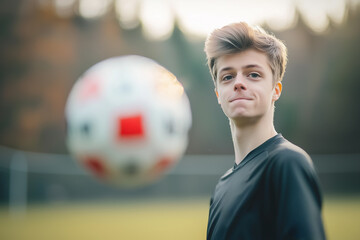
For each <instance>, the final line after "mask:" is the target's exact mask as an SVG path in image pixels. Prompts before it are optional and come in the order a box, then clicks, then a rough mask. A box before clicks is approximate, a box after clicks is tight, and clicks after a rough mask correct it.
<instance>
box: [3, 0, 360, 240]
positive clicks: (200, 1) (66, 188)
mask: <svg viewBox="0 0 360 240" xmlns="http://www.w3.org/2000/svg"><path fill="white" fill-rule="evenodd" d="M0 6H1V7H0V238H1V239H29V238H30V237H31V238H34V239H48V238H52V239H57V238H59V239H78V238H84V237H86V238H88V239H115V238H117V239H143V238H147V239H204V238H205V233H206V223H207V222H206V221H207V214H208V213H207V211H208V203H209V198H210V196H211V194H212V191H213V189H214V186H215V184H216V182H217V180H218V178H219V177H220V176H221V175H222V174H223V172H224V171H225V170H226V169H228V168H230V167H231V166H232V165H233V145H232V142H231V136H230V129H229V125H228V121H227V119H226V118H225V116H224V115H223V113H222V111H221V108H220V107H219V105H218V104H217V101H216V97H215V94H214V91H213V83H212V80H211V76H210V74H209V72H208V69H207V66H206V60H205V54H204V52H203V47H204V41H205V37H206V35H207V34H208V33H209V32H210V31H211V30H212V29H214V28H216V27H221V26H223V25H225V24H227V23H230V22H236V21H247V22H249V23H250V24H257V25H261V26H262V27H264V28H265V29H266V30H268V31H270V32H273V33H274V34H275V35H276V36H277V37H278V38H280V39H282V40H283V41H284V42H285V44H286V45H287V47H288V53H289V63H288V67H287V71H286V73H285V77H284V80H283V93H282V96H281V98H280V100H279V101H278V102H277V106H276V114H275V126H276V129H277V131H278V132H281V133H282V134H283V135H284V137H285V138H287V139H288V140H290V141H292V142H293V143H295V144H297V145H299V146H300V147H302V148H304V149H305V150H306V151H307V152H308V153H309V154H310V155H311V156H312V158H313V160H314V163H315V167H316V169H317V171H318V173H319V178H320V183H321V186H322V189H323V193H324V221H325V226H326V231H327V233H328V237H329V239H358V238H359V237H360V228H359V227H360V226H359V225H358V220H359V219H360V197H359V196H360V194H359V193H360V138H359V135H360V125H359V122H360V108H359V106H358V105H359V103H360V94H359V91H360V77H359V76H360V75H359V71H360V61H359V59H360V47H359V43H360V0H319V1H311V0H273V1H266V0H256V1H249V0H222V1H220V0H192V1H191V0H1V5H0ZM127 54H137V55H142V56H145V57H149V58H152V59H154V60H156V61H157V62H158V63H160V64H161V65H163V66H164V67H166V68H167V69H168V70H170V71H171V72H173V73H174V74H175V75H176V76H177V77H178V80H179V81H180V82H181V83H182V84H183V86H184V88H185V90H186V92H187V94H188V97H189V99H190V103H191V107H192V114H193V126H192V129H191V131H190V133H189V146H188V149H187V152H186V154H185V156H184V158H183V159H182V160H181V161H180V162H179V164H178V165H177V166H176V167H175V168H174V169H173V170H172V171H171V172H170V173H169V174H167V175H166V176H165V177H164V178H162V179H161V180H160V181H158V182H156V183H155V184H152V185H149V186H145V187H142V188H138V189H127V190H121V189H117V188H115V187H112V186H108V185H106V184H103V183H101V182H98V181H97V180H96V179H94V178H92V177H91V176H89V175H88V174H87V173H86V172H84V171H83V170H82V169H80V168H79V166H78V165H77V164H76V163H75V161H74V160H73V159H72V158H71V156H69V153H68V150H67V148H66V142H65V137H66V126H65V118H64V108H65V104H66V100H67V97H68V94H69V92H70V90H71V88H72V86H73V84H74V83H75V81H76V80H77V79H78V78H79V76H80V75H81V74H82V73H83V72H84V71H85V70H86V69H88V68H89V67H91V66H92V65H94V64H95V63H97V62H99V61H101V60H104V59H106V58H110V57H113V56H119V55H127ZM19 229H21V230H19ZM140 229H142V230H140ZM29 236H30V237H29Z"/></svg>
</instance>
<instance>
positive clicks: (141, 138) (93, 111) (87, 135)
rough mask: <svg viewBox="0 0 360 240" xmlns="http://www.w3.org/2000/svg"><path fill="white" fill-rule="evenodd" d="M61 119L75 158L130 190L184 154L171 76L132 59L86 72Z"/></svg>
mask: <svg viewBox="0 0 360 240" xmlns="http://www.w3.org/2000/svg"><path fill="white" fill-rule="evenodd" d="M65 115H66V120H67V126H68V135H67V144H68V148H69V150H70V152H71V153H72V154H73V155H74V157H75V159H76V160H77V161H78V162H79V163H80V164H81V165H82V166H84V167H85V168H86V169H88V170H89V171H90V172H91V173H92V174H94V175H95V176H96V177H98V178H100V179H103V180H104V181H107V182H110V183H117V184H118V185H120V186H130V187H131V186H137V185H142V184H149V183H151V182H153V181H155V180H156V179H158V178H159V177H161V176H162V175H163V174H164V173H165V172H166V171H168V170H170V169H171V168H172V167H173V166H174V165H175V164H176V162H177V161H178V160H179V159H180V158H181V157H182V155H183V154H184V152H185V150H186V147H187V142H188V131H189V129H190V126H191V111H190V104H189V100H188V98H187V96H186V94H185V92H184V89H183V87H182V85H181V84H180V83H179V82H178V80H177V79H176V77H175V76H174V75H173V74H172V73H170V72H169V71H168V70H166V69H165V68H163V67H162V66H160V65H159V64H157V63H156V62H155V61H153V60H151V59H148V58H145V57H141V56H134V55H131V56H122V57H116V58H110V59H107V60H104V61H102V62H100V63H97V64H96V65H94V66H93V67H91V68H90V69H88V70H87V71H86V72H85V73H84V74H83V76H82V77H81V78H80V79H79V80H78V81H77V82H76V83H75V85H74V86H73V88H72V90H71V92H70V95H69V98H68V101H67V105H66V110H65Z"/></svg>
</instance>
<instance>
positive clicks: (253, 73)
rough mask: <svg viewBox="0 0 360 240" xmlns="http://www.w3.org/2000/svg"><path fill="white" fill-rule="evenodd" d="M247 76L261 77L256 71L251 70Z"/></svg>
mask: <svg viewBox="0 0 360 240" xmlns="http://www.w3.org/2000/svg"><path fill="white" fill-rule="evenodd" d="M248 76H249V77H251V78H259V77H261V76H260V74H258V73H256V72H252V73H250V74H249V75H248Z"/></svg>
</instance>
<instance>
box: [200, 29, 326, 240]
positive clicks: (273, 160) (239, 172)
mask: <svg viewBox="0 0 360 240" xmlns="http://www.w3.org/2000/svg"><path fill="white" fill-rule="evenodd" d="M286 51H287V50H286V47H285V45H284V44H283V43H282V42H281V41H280V40H279V39H277V38H275V37H274V36H272V35H270V34H268V33H266V32H265V31H264V30H262V29H261V28H259V27H256V28H255V27H250V26H249V25H248V24H246V23H243V22H241V23H234V24H230V25H227V26H225V27H223V28H220V29H216V30H214V31H213V32H212V33H211V34H210V35H209V36H208V38H207V40H206V43H205V52H206V55H207V60H208V65H209V68H210V72H211V75H212V77H213V80H214V84H215V93H216V96H217V99H218V102H219V104H220V106H221V108H222V110H223V111H224V113H225V115H226V116H227V117H228V118H229V122H230V129H231V134H232V140H233V143H234V150H235V165H234V167H233V168H231V169H230V170H228V171H227V172H226V173H225V175H223V176H222V177H221V178H220V180H219V182H218V184H217V186H216V188H215V191H214V194H213V197H212V198H211V201H210V211H209V220H208V228H207V239H213V240H222V239H226V240H228V239H241V240H246V239H251V240H257V239H269V240H270V239H276V240H282V239H304V240H312V239H313V240H322V239H325V233H324V228H323V223H322V218H321V205H322V199H321V193H320V189H319V185H318V180H317V176H316V173H315V170H314V167H313V165H312V161H311V159H310V157H309V156H308V155H307V154H306V153H305V152H304V151H303V150H302V149H300V148H299V147H297V146H295V145H294V144H292V143H290V142H289V141H287V140H286V139H285V138H284V137H283V136H282V135H281V134H278V133H277V132H276V130H275V128H274V124H273V117H274V103H275V101H277V100H278V99H279V97H280V94H281V90H282V84H281V80H282V78H283V75H284V72H285V67H286V62H287V53H286Z"/></svg>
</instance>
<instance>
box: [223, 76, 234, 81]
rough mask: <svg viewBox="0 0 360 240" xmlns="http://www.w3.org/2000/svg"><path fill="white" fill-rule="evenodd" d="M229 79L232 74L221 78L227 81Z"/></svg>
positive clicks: (231, 77)
mask: <svg viewBox="0 0 360 240" xmlns="http://www.w3.org/2000/svg"><path fill="white" fill-rule="evenodd" d="M231 79H233V76H232V75H225V76H224V77H223V78H222V80H223V81H229V80H231Z"/></svg>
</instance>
